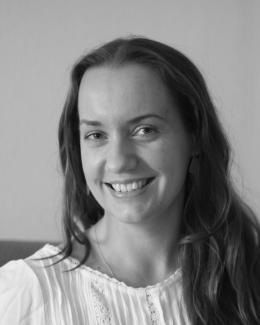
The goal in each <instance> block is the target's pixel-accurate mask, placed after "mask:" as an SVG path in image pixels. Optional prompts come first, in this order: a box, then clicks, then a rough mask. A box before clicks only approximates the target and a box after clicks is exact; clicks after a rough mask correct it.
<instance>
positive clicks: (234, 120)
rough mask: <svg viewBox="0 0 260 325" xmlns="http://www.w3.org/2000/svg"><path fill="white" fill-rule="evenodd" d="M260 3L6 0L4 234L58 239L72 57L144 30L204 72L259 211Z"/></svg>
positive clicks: (246, 191)
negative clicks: (61, 143)
mask: <svg viewBox="0 0 260 325" xmlns="http://www.w3.org/2000/svg"><path fill="white" fill-rule="evenodd" d="M259 17H260V1H258V0H255V1H254V0H249V1H245V0H218V1H217V0H212V1H211V0H196V1H194V0H180V1H178V0H168V1H151V0H132V1H122V0H109V1H105V0H104V1H100V0H93V1H90V0H85V1H83V0H76V1H75V0H74V1H65V0H63V1H62V0H44V1H43V0H16V1H14V0H0V90H1V93H0V148H1V149H0V238H2V239H27V240H34V239H39V240H46V241H48V240H57V239H59V238H60V237H61V227H60V215H61V208H60V206H61V204H60V203H61V190H62V178H61V172H60V167H59V161H58V145H57V126H58V120H59V116H60V113H61V111H62V106H63V103H64V99H65V96H66V91H67V87H68V80H69V71H70V68H71V65H72V64H73V63H74V61H75V60H76V59H77V58H78V57H79V56H80V55H81V54H83V53H84V52H86V51H87V50H89V49H91V48H93V47H94V46H96V45H98V44H100V43H102V42H105V41H108V40H111V39H112V38H115V37H118V36H126V35H129V34H138V35H143V36H147V37H150V38H154V39H156V40H159V41H163V42H165V43H167V44H169V45H173V46H175V47H176V48H177V49H179V50H181V51H183V52H184V53H185V54H186V55H187V56H188V57H190V58H191V59H192V60H193V62H195V64H197V65H198V67H199V68H200V69H201V71H202V73H203V75H204V76H205V78H206V80H207V82H208V86H209V89H210V92H211V94H212V97H213V99H214V102H215V104H216V106H217V108H218V112H219V114H220V118H221V120H222V121H223V123H224V126H225V129H226V131H227V133H228V135H229V138H230V141H231V143H232V145H233V148H234V167H233V174H234V178H235V182H236V184H237V186H238V187H239V189H240V192H241V193H242V194H243V196H245V197H246V198H247V199H248V200H249V202H250V204H251V205H252V206H253V208H254V209H255V210H256V211H257V213H258V215H259V214H260V203H259V198H260V182H259V180H260V171H259V166H260V153H259V151H260V131H259V121H260V109H259V107H260V106H259V104H260V65H259V57H260V32H259V31H260V19H259Z"/></svg>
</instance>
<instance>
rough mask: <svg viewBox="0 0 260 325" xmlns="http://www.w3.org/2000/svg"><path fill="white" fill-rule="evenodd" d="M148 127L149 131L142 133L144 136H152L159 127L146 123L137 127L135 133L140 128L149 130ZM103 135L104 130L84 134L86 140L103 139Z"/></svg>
mask: <svg viewBox="0 0 260 325" xmlns="http://www.w3.org/2000/svg"><path fill="white" fill-rule="evenodd" d="M147 129H148V130H149V132H145V134H143V135H141V136H142V137H144V136H150V135H152V134H154V133H156V132H157V129H156V128H155V127H153V126H150V125H145V126H142V127H139V128H137V130H136V131H134V135H136V134H137V133H138V132H139V131H140V130H147ZM102 135H103V136H104V137H106V136H105V134H104V133H103V132H98V131H93V132H90V133H87V134H85V135H84V136H83V138H84V140H89V141H99V140H103V139H100V136H102ZM95 136H98V137H99V138H95ZM91 137H94V138H91Z"/></svg>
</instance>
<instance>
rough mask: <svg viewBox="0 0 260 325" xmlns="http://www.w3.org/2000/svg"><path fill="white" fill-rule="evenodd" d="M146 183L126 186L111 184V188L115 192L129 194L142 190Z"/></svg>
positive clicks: (139, 182)
mask: <svg viewBox="0 0 260 325" xmlns="http://www.w3.org/2000/svg"><path fill="white" fill-rule="evenodd" d="M146 183H147V180H142V181H138V182H133V183H128V184H111V186H112V187H113V189H114V190H115V191H116V192H131V191H135V190H138V189H139V188H142V187H143V186H144V185H145V184H146Z"/></svg>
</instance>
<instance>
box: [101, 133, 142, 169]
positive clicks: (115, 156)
mask: <svg viewBox="0 0 260 325" xmlns="http://www.w3.org/2000/svg"><path fill="white" fill-rule="evenodd" d="M137 165H138V157H137V153H136V150H135V149H134V147H133V145H132V144H130V143H129V142H128V141H124V140H123V139H116V140H114V141H111V142H110V144H109V145H108V147H107V155H106V170H107V171H109V172H110V173H113V174H118V173H124V172H129V171H131V170H134V169H135V168H136V167H137Z"/></svg>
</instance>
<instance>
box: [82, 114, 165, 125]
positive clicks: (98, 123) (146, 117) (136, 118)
mask: <svg viewBox="0 0 260 325" xmlns="http://www.w3.org/2000/svg"><path fill="white" fill-rule="evenodd" d="M148 118H157V119H159V120H161V121H164V122H166V121H167V119H166V117H163V116H160V115H157V114H146V115H140V116H137V117H134V118H132V119H131V120H129V121H128V122H127V123H128V124H134V123H138V122H140V121H142V120H144V119H148ZM79 124H80V125H82V124H86V125H90V126H102V125H103V124H102V123H101V122H99V121H92V120H86V119H82V120H80V123H79Z"/></svg>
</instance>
